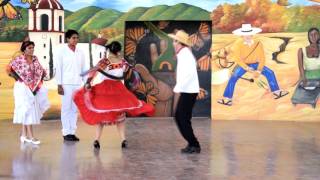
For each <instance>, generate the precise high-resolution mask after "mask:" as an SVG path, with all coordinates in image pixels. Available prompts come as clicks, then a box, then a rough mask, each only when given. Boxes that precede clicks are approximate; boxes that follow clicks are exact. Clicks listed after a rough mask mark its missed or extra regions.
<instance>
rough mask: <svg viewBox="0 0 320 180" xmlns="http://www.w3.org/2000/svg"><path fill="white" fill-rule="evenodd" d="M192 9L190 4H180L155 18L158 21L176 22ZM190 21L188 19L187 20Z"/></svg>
mask: <svg viewBox="0 0 320 180" xmlns="http://www.w3.org/2000/svg"><path fill="white" fill-rule="evenodd" d="M189 7H190V5H188V4H184V3H180V4H176V5H174V6H171V7H169V8H168V9H167V10H166V11H164V12H163V13H161V14H159V15H158V16H157V17H155V18H156V19H157V20H174V19H176V17H177V16H179V15H180V14H182V13H183V12H184V11H185V10H187V9H188V8H189ZM185 20H188V19H185Z"/></svg>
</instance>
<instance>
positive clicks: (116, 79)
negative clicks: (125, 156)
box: [74, 41, 154, 149]
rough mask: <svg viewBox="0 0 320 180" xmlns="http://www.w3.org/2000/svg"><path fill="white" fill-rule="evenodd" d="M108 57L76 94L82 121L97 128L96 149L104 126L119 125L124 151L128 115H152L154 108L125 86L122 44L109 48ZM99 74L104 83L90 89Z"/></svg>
mask: <svg viewBox="0 0 320 180" xmlns="http://www.w3.org/2000/svg"><path fill="white" fill-rule="evenodd" d="M106 48H107V52H109V55H108V57H107V58H104V59H102V60H100V61H99V62H98V64H97V65H96V66H95V67H94V68H92V70H91V71H90V73H89V75H88V80H87V82H86V83H85V85H84V88H82V89H80V90H78V91H77V92H76V93H75V95H74V102H75V104H76V105H77V106H78V109H79V111H80V114H81V117H82V119H83V120H84V121H85V122H86V123H88V124H89V125H97V130H96V138H95V141H94V143H93V146H94V148H96V149H100V143H99V140H100V137H101V133H102V130H103V126H104V125H117V128H118V131H119V134H120V137H121V140H122V144H121V147H122V148H127V141H126V137H125V119H126V113H127V114H129V115H130V116H138V115H141V114H144V115H147V116H152V115H153V114H154V107H153V106H152V105H150V104H146V103H145V102H144V101H141V100H139V99H137V98H136V96H135V95H134V94H132V93H131V92H130V91H129V90H128V89H127V88H126V87H125V86H124V84H123V83H122V81H121V80H122V79H123V74H124V72H125V71H126V69H127V68H128V64H127V63H126V61H125V60H124V59H123V58H121V57H120V51H121V44H120V43H119V42H117V41H113V42H112V43H110V44H109V45H107V46H106ZM97 72H99V73H100V75H101V77H102V80H103V81H102V82H101V83H99V84H96V85H94V86H91V81H92V80H93V78H94V77H95V75H96V74H97Z"/></svg>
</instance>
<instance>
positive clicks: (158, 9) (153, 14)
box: [139, 5, 169, 21]
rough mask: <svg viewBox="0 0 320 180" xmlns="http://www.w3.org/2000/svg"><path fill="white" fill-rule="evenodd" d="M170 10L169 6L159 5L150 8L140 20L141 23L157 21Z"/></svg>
mask: <svg viewBox="0 0 320 180" xmlns="http://www.w3.org/2000/svg"><path fill="white" fill-rule="evenodd" d="M168 8H169V6H167V5H158V6H153V7H151V8H149V9H148V10H147V11H146V12H145V13H144V14H143V15H142V16H141V17H140V18H139V20H140V21H144V20H150V19H157V17H158V16H159V14H161V13H163V12H164V11H166V10H167V9H168Z"/></svg>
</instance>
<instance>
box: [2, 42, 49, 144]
mask: <svg viewBox="0 0 320 180" xmlns="http://www.w3.org/2000/svg"><path fill="white" fill-rule="evenodd" d="M34 46H35V45H34V42H32V41H24V42H23V43H22V45H21V48H20V50H21V52H23V53H22V55H19V56H17V57H16V58H14V59H13V60H12V61H11V62H10V63H9V65H8V66H7V73H8V74H9V76H11V77H13V78H14V79H15V80H16V82H15V84H14V89H13V95H14V106H15V107H14V116H13V123H14V124H22V131H21V136H20V141H21V142H22V143H24V142H28V143H32V144H40V140H38V139H36V138H35V137H34V134H33V125H36V124H40V119H41V118H42V116H43V113H44V112H45V111H46V110H47V109H48V108H49V107H50V104H49V100H48V90H47V89H46V88H45V87H44V86H43V78H44V77H45V76H46V72H45V70H44V69H43V67H42V66H41V64H40V62H39V61H38V58H37V57H36V56H34V55H33V53H34Z"/></svg>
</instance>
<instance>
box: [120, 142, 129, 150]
mask: <svg viewBox="0 0 320 180" xmlns="http://www.w3.org/2000/svg"><path fill="white" fill-rule="evenodd" d="M121 148H122V149H126V148H128V141H127V140H123V141H122V143H121Z"/></svg>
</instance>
